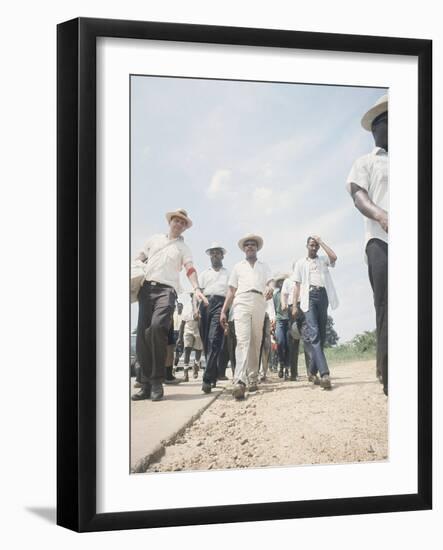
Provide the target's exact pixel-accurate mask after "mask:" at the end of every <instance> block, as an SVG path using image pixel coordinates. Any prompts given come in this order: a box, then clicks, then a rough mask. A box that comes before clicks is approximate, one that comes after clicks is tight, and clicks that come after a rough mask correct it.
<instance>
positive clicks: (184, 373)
mask: <svg viewBox="0 0 443 550" xmlns="http://www.w3.org/2000/svg"><path fill="white" fill-rule="evenodd" d="M183 382H189V374H188V369H187V368H185V370H184V371H183Z"/></svg>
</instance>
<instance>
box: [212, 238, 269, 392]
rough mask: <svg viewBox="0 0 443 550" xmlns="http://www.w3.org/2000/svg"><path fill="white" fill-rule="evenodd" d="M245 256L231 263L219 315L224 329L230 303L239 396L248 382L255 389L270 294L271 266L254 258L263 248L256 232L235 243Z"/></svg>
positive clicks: (236, 383) (250, 388)
mask: <svg viewBox="0 0 443 550" xmlns="http://www.w3.org/2000/svg"><path fill="white" fill-rule="evenodd" d="M238 246H239V248H240V250H242V251H244V253H245V259H244V260H243V261H241V262H239V263H237V264H236V265H235V266H234V269H233V270H232V273H231V276H230V278H229V289H228V293H227V295H226V300H225V303H224V304H223V309H222V312H221V315H220V322H221V324H222V326H223V328H226V327H227V311H228V309H229V307H230V305H231V303H232V302H233V307H234V314H233V316H234V323H235V334H236V338H237V347H236V350H235V358H236V366H235V373H234V380H233V383H234V386H235V389H234V391H233V396H234V397H235V398H236V399H242V398H243V397H244V395H245V391H246V386H247V384H248V381H249V391H250V392H253V391H257V381H258V369H259V360H260V346H261V341H262V336H263V322H264V318H265V304H266V300H269V299H270V298H271V297H272V292H273V290H272V287H271V286H270V283H271V281H272V275H271V270H270V268H269V267H268V266H267V265H266V264H265V263H263V262H260V261H259V260H258V259H257V252H258V251H259V250H261V249H262V247H263V239H262V238H261V237H260V236H259V235H253V234H248V235H246V236H245V237H243V238H242V239H240V241H239V242H238Z"/></svg>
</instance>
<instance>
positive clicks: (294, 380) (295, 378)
mask: <svg viewBox="0 0 443 550" xmlns="http://www.w3.org/2000/svg"><path fill="white" fill-rule="evenodd" d="M289 380H290V381H291V382H297V377H296V376H295V375H294V374H292V375H291V378H290V379H289Z"/></svg>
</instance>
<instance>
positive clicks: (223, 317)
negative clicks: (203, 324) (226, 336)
mask: <svg viewBox="0 0 443 550" xmlns="http://www.w3.org/2000/svg"><path fill="white" fill-rule="evenodd" d="M220 324H221V326H222V327H223V330H227V328H228V319H227V317H226V313H224V312H223V311H222V312H221V314H220Z"/></svg>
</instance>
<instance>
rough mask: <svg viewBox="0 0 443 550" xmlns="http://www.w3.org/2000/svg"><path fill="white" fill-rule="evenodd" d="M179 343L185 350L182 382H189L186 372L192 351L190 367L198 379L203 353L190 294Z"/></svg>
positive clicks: (196, 310)
mask: <svg viewBox="0 0 443 550" xmlns="http://www.w3.org/2000/svg"><path fill="white" fill-rule="evenodd" d="M202 296H203V294H202ZM205 300H206V298H205ZM179 343H180V345H183V346H184V349H185V356H184V360H183V371H184V372H183V381H184V382H189V372H188V371H189V362H190V359H191V353H192V350H194V364H193V367H192V370H193V377H194V378H198V371H199V370H200V360H201V355H202V351H203V343H202V340H201V337H200V329H199V327H198V309H197V303H196V301H195V300H194V299H193V295H192V294H191V303H190V304H188V305H187V306H186V307H185V309H184V311H183V317H182V324H181V327H180V334H179Z"/></svg>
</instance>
